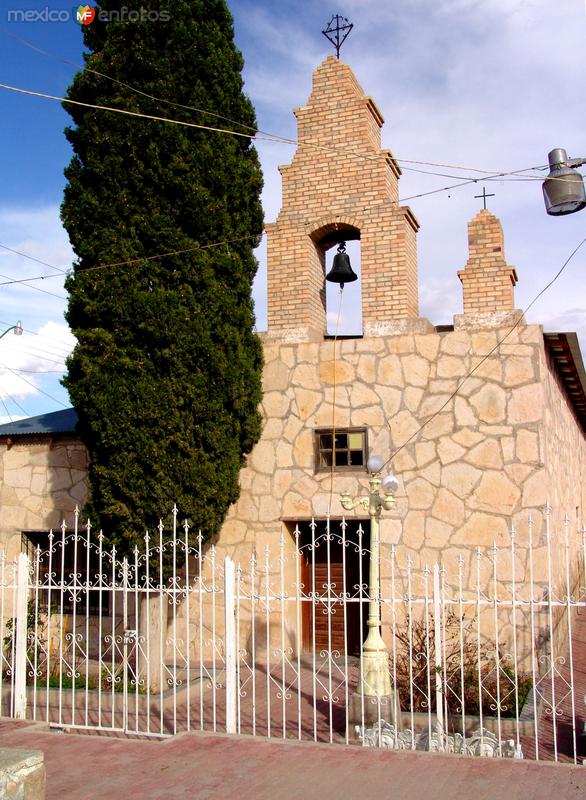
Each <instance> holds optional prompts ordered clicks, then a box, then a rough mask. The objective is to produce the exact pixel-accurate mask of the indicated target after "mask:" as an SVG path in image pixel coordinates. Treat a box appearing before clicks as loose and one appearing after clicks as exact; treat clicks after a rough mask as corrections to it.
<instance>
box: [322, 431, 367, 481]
mask: <svg viewBox="0 0 586 800" xmlns="http://www.w3.org/2000/svg"><path fill="white" fill-rule="evenodd" d="M315 445H316V447H315V450H316V452H315V468H316V471H317V472H319V471H321V470H327V469H331V468H332V463H333V465H334V468H335V469H355V470H360V469H364V467H365V465H366V459H367V438H366V428H340V430H335V431H334V430H332V429H331V428H328V429H323V430H318V431H316V432H315Z"/></svg>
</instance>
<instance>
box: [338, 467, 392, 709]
mask: <svg viewBox="0 0 586 800" xmlns="http://www.w3.org/2000/svg"><path fill="white" fill-rule="evenodd" d="M383 467H384V461H383V459H382V458H381V457H380V456H371V457H370V458H369V459H368V463H367V465H366V468H367V470H368V472H369V473H370V478H369V493H368V496H367V497H359V498H357V499H355V500H353V499H352V498H351V497H350V495H348V494H343V495H341V497H340V501H341V503H342V507H343V508H344V509H346V511H350V510H352V509H353V508H356V506H359V505H360V506H362V507H363V508H364V510H365V511H368V513H369V516H370V570H369V598H370V599H369V603H368V622H367V627H368V635H367V637H366V639H365V641H364V644H363V645H362V671H361V677H360V682H359V684H358V687H357V689H356V694H357V695H364V696H366V697H369V698H376V699H377V700H380V699H381V698H390V697H391V695H392V690H391V679H390V674H389V654H388V651H387V648H386V645H385V643H384V640H383V638H382V636H381V632H380V625H381V612H380V594H381V590H380V517H381V511H382V509H383V508H384V509H385V511H390V509H391V508H393V507H394V505H395V493H396V491H397V489H398V487H399V483H398V481H397V479H396V478H395V477H394V475H387V476H385V477H384V478H381V475H380V473H381V470H382V469H383ZM380 488H382V490H383V493H384V494H383V495H381V494H380V491H379V490H380ZM391 706H392V707H391V713H392V714H394V703H392V704H391Z"/></svg>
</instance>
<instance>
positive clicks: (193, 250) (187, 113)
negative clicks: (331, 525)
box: [61, 0, 263, 552]
mask: <svg viewBox="0 0 586 800" xmlns="http://www.w3.org/2000/svg"><path fill="white" fill-rule="evenodd" d="M124 9H125V10H124ZM141 9H144V4H143V3H141V2H140V0H139V1H138V2H137V1H136V0H102V2H100V3H99V6H98V13H97V14H96V17H95V19H94V20H93V22H92V23H91V24H89V25H87V26H85V27H84V31H83V32H84V42H85V45H86V48H87V49H88V51H89V52H88V54H86V56H85V59H86V66H85V69H84V70H83V71H82V72H80V73H78V74H77V75H76V76H75V78H74V80H73V83H72V85H71V86H70V87H69V90H68V97H69V98H70V99H72V100H77V101H81V102H84V103H90V104H94V105H99V106H110V107H114V108H120V109H126V110H131V111H136V112H138V113H141V114H151V115H155V116H162V117H172V118H173V119H175V120H182V121H186V122H191V123H196V124H198V125H211V126H213V127H223V128H231V129H232V130H236V131H239V132H245V133H247V134H250V133H251V131H254V130H255V126H256V122H255V115H254V111H253V108H252V105H251V103H250V102H249V100H248V99H247V98H246V96H245V95H244V93H243V91H242V78H241V70H242V66H243V60H242V56H241V54H240V53H239V51H238V50H237V49H236V47H235V45H234V42H233V24H232V18H231V15H230V13H229V11H228V9H227V7H226V4H225V2H224V0H153V1H152V2H149V4H148V14H145V12H144V10H143V11H141ZM130 12H132V13H130ZM154 12H163V13H162V15H160V16H159V18H158V19H155V13H154ZM106 15H108V18H106ZM165 17H167V19H166V21H165ZM95 72H99V73H103V74H104V75H107V76H109V78H111V79H114V80H108V79H106V78H105V77H101V76H99V75H96V74H95ZM135 89H139V90H140V92H137V91H135ZM147 95H151V96H152V97H148V96H147ZM153 98H157V99H153ZM163 101H168V102H167V103H165V102H163ZM64 106H65V107H66V109H67V111H68V112H69V114H70V115H71V117H72V119H73V123H74V124H73V125H72V127H70V128H68V129H67V130H66V136H67V138H68V140H69V142H70V143H71V145H72V148H73V158H72V160H71V162H70V164H69V166H68V167H67V169H66V171H65V175H66V178H67V184H66V188H65V194H64V200H63V204H62V208H61V214H62V220H63V224H64V226H65V228H66V230H67V232H68V234H69V238H70V241H71V244H72V247H73V249H74V252H75V254H76V257H77V260H76V263H75V264H74V266H73V269H72V272H71V273H70V275H69V277H68V279H67V282H66V288H67V290H68V292H69V303H68V310H67V314H66V317H67V321H68V322H69V325H70V327H71V329H72V331H73V333H74V334H75V336H76V337H77V341H78V344H77V346H76V347H75V350H74V351H73V353H72V355H71V357H70V358H69V360H68V363H67V367H68V373H67V376H66V377H65V379H64V385H65V386H66V388H67V389H68V391H69V394H70V397H71V401H72V403H73V405H74V407H75V409H76V410H77V413H78V416H79V427H78V431H79V435H80V437H81V439H82V441H83V442H84V444H85V445H86V447H87V449H88V453H89V457H90V466H89V484H90V498H89V501H88V505H87V508H86V511H87V512H88V514H89V516H90V517H91V518H92V520H93V522H94V525H95V523H97V524H98V525H99V526H100V527H101V528H102V529H103V532H104V535H105V537H106V539H107V541H109V542H110V543H113V544H116V546H117V548H118V549H119V551H122V552H129V551H130V550H131V549H132V547H133V546H134V544H135V543H137V542H138V541H140V540H141V538H142V536H143V535H144V531H145V529H146V528H148V529H151V530H152V529H153V528H154V527H156V525H157V523H158V521H159V519H160V518H161V517H163V518H164V517H165V516H166V515H168V514H169V512H170V509H171V508H172V506H173V503H176V504H177V507H178V510H179V515H180V519H183V518H186V519H188V520H189V522H190V523H191V525H192V526H193V529H194V530H197V529H199V528H201V530H202V534H203V536H204V537H205V538H207V537H209V536H211V535H213V534H215V533H216V532H217V531H218V529H219V527H220V525H221V523H222V521H223V519H224V517H225V514H226V511H227V509H228V506H229V505H230V503H232V502H234V501H235V500H236V499H237V497H238V474H239V470H240V468H241V466H242V463H243V458H244V455H245V454H246V453H248V452H249V451H250V450H251V448H252V446H253V444H254V443H255V442H256V441H257V439H258V437H259V435H260V418H259V414H258V411H257V407H258V403H259V401H260V399H261V385H260V378H261V369H262V350H261V346H260V342H259V339H258V337H257V336H256V334H255V333H254V332H253V324H254V313H253V305H252V299H251V286H252V280H253V277H254V274H255V272H256V269H257V263H256V260H255V258H254V255H253V247H254V245H255V244H256V241H257V240H258V237H259V236H260V234H261V232H262V227H263V219H262V210H261V206H260V191H261V188H262V177H261V172H260V167H259V163H258V158H257V154H256V151H255V150H254V148H253V147H252V145H251V140H250V138H249V137H248V136H244V137H242V136H234V135H230V134H226V133H217V132H211V131H207V130H200V129H197V128H191V127H184V126H179V125H172V124H170V123H167V122H159V121H152V120H145V119H138V118H136V117H129V116H124V115H121V114H116V113H112V112H108V111H103V110H97V109H92V108H85V107H81V106H74V105H70V104H64ZM185 106H190V107H191V108H190V109H188V108H185ZM192 109H199V110H201V113H200V112H198V111H195V110H192ZM203 112H209V113H203ZM214 115H219V117H218V116H214ZM211 244H213V245H214V246H213V247H209V245H211ZM175 251H185V252H182V253H180V254H176V255H161V256H160V257H157V258H151V256H153V255H157V254H166V253H173V252H175ZM129 261H132V263H130V264H128V263H124V264H122V265H119V266H116V264H117V263H119V262H129ZM104 265H106V266H104ZM108 265H110V266H108ZM111 265H114V266H111Z"/></svg>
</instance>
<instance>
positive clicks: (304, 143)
mask: <svg viewBox="0 0 586 800" xmlns="http://www.w3.org/2000/svg"><path fill="white" fill-rule="evenodd" d="M0 89H6V90H7V91H11V92H16V93H18V94H24V95H28V96H30V97H40V98H43V99H46V100H55V101H57V102H59V103H67V104H69V105H74V106H80V107H82V108H90V109H94V110H97V111H108V112H111V113H114V114H123V115H125V116H129V117H135V118H139V119H146V120H151V121H155V122H164V123H167V124H169V125H179V126H182V127H187V128H195V129H197V130H204V131H210V132H212V133H225V134H228V135H231V136H239V137H243V138H246V139H254V140H257V141H272V142H277V143H279V144H290V145H294V146H297V148H301V147H311V148H313V149H315V150H321V151H323V152H327V153H338V154H343V155H347V156H351V157H354V158H360V159H365V160H367V161H380V159H381V158H382V157H385V155H386V154H385V153H384V152H383V153H370V152H368V153H367V152H364V151H359V150H354V149H352V148H348V147H343V148H336V147H331V146H328V145H323V144H319V143H317V142H313V141H311V140H308V139H306V140H301V141H300V140H297V139H288V138H286V137H280V136H274V135H271V134H262V135H258V134H255V133H242V132H241V131H234V130H230V129H229V128H218V127H214V126H211V125H202V124H199V123H196V122H189V121H187V120H178V119H173V118H170V117H163V116H159V115H155V114H144V113H142V112H140V111H131V110H129V109H125V108H115V107H113V106H105V105H99V104H97V103H84V102H82V101H81V100H72V99H71V98H68V97H59V96H58V95H53V94H47V93H46V92H36V91H33V90H32V89H22V88H21V87H18V86H12V85H10V84H6V83H0ZM393 158H394V159H395V161H398V162H399V163H401V164H419V165H424V166H432V167H440V168H443V169H456V170H462V171H467V172H478V173H480V174H481V175H491V176H492V177H494V178H497V177H498V178H500V179H505V178H507V177H508V176H511V175H520V174H523V173H527V172H530V171H532V170H535V169H541V168H542V167H543V166H544V165H539V166H534V167H527V168H526V169H523V170H516V171H514V172H511V171H508V170H487V169H480V168H478V167H466V166H463V165H455V164H442V163H436V162H426V161H418V160H413V159H404V158H401V159H399V158H397V157H395V156H393ZM407 169H409V168H408V167H407ZM438 174H439V175H440V177H444V176H443V175H442V174H441V173H438ZM526 177H527V178H528V179H530V180H541V178H540V177H538V176H526ZM560 180H563V179H560Z"/></svg>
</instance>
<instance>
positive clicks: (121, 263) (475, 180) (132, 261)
mask: <svg viewBox="0 0 586 800" xmlns="http://www.w3.org/2000/svg"><path fill="white" fill-rule="evenodd" d="M522 171H523V170H515V171H514V172H510V173H507V174H509V175H516V174H519V173H520V172H522ZM504 174H505V173H493V174H491V175H490V178H468V179H467V180H464V181H460V182H459V183H455V184H452V185H450V186H442V187H440V188H438V189H430V190H428V191H426V192H419V193H418V194H412V195H407V196H406V197H400V198H399V199H398V200H387V199H385V200H377V201H375V202H369V203H368V205H366V206H363V207H362V208H361V209H360V210H363V211H364V210H368V209H372V208H375V207H376V206H381V205H399V204H400V203H406V202H407V201H408V200H417V199H420V198H422V197H428V196H430V195H435V194H439V193H441V192H451V191H453V190H454V189H459V188H461V187H462V186H469V185H470V184H472V183H474V184H476V183H483V182H484V181H485V180H489V179H494V180H497V179H499V178H501V177H502V176H503V175H504ZM356 210H357V209H356V208H354V209H353V211H354V212H355V211H356ZM265 234H266V230H263V231H262V236H264V235H265ZM258 238H259V234H256V233H255V234H250V235H249V236H243V237H240V238H238V239H227V240H225V241H222V242H214V243H212V244H208V245H197V246H195V247H189V248H186V249H183V250H173V251H171V252H165V253H157V254H155V255H152V256H142V257H140V258H133V259H130V260H129V261H117V262H113V263H109V264H97V265H96V266H93V267H84V268H80V269H76V270H75V275H78V274H80V273H83V272H91V271H93V270H101V269H110V268H113V267H123V266H130V265H132V264H137V263H140V262H143V261H154V260H157V259H159V258H167V257H169V256H174V255H183V254H185V253H191V252H194V251H196V250H200V249H201V250H207V249H210V248H213V247H221V246H222V245H225V244H231V243H233V242H241V241H246V240H249V239H258ZM0 246H2V245H0ZM7 249H9V248H7ZM20 255H22V256H23V257H24V258H29V256H27V254H26V253H20ZM30 258H31V259H32V260H33V261H38V260H39V259H37V258H35V257H32V256H31V257H30ZM41 263H43V264H45V265H46V266H51V265H50V264H47V263H46V262H44V261H43V262H41ZM53 268H54V269H58V268H57V267H53ZM54 277H56V276H55V275H35V276H33V277H30V278H18V279H13V280H9V281H3V282H2V281H0V286H10V285H13V284H17V283H24V284H26V283H31V282H32V281H38V280H43V281H44V280H46V279H48V278H54Z"/></svg>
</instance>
